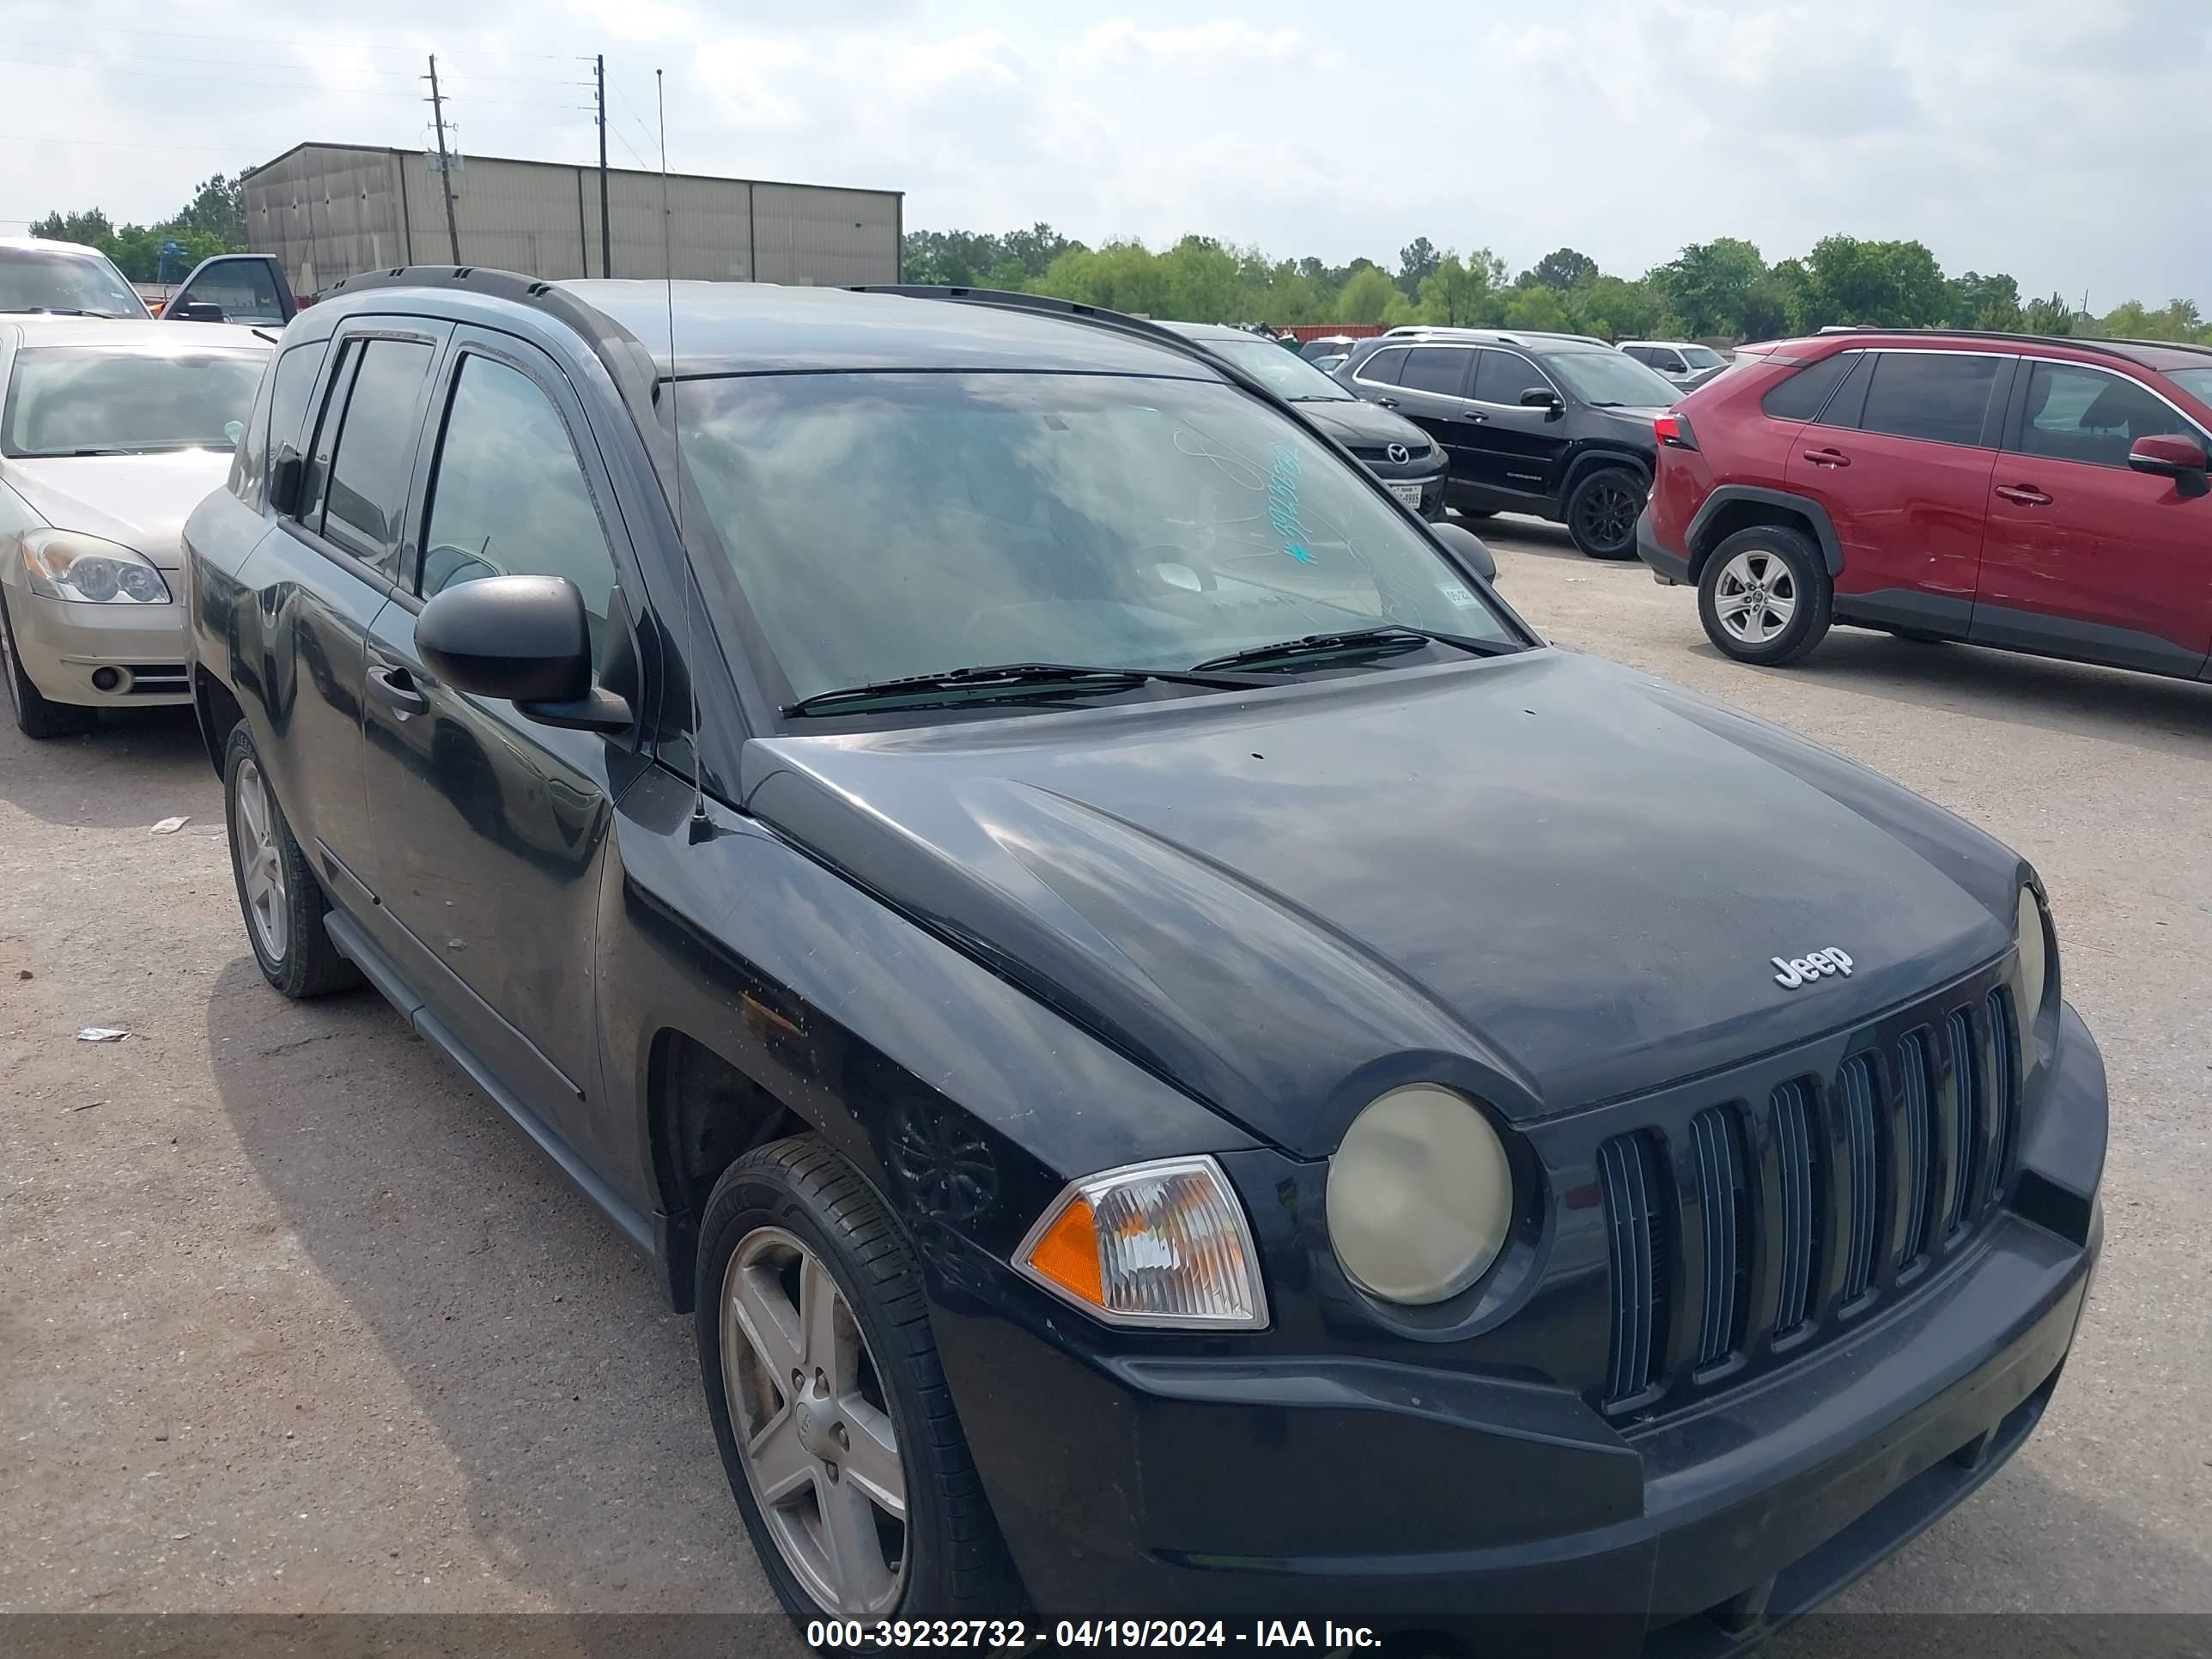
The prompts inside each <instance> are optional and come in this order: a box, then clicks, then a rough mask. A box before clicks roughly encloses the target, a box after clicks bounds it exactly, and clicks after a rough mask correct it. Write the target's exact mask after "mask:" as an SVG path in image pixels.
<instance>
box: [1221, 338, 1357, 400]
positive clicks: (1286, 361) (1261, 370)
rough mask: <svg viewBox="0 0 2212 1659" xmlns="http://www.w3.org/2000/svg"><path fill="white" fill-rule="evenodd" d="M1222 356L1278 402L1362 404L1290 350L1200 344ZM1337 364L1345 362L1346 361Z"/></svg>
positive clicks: (1250, 342) (1241, 343) (1249, 343)
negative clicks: (1281, 400) (1357, 402)
mask: <svg viewBox="0 0 2212 1659" xmlns="http://www.w3.org/2000/svg"><path fill="white" fill-rule="evenodd" d="M1199 343H1200V345H1202V346H1204V347H1205V348H1206V349H1207V350H1208V351H1211V352H1212V353H1214V354H1215V355H1216V356H1222V357H1226V358H1227V359H1228V360H1229V361H1230V362H1232V363H1234V364H1236V365H1237V368H1241V369H1243V371H1244V372H1245V373H1246V374H1249V375H1250V376H1251V377H1252V378H1253V379H1254V380H1257V381H1259V383H1260V384H1261V386H1266V387H1267V390H1268V391H1270V392H1273V393H1274V394H1275V395H1276V396H1277V397H1278V398H1285V399H1287V400H1288V401H1289V402H1291V403H1294V404H1299V403H1309V404H1343V403H1352V402H1356V401H1358V400H1357V399H1356V398H1353V397H1352V393H1350V392H1346V390H1345V389H1344V388H1343V387H1342V386H1339V385H1338V384H1337V383H1336V382H1335V381H1334V380H1330V379H1329V378H1328V375H1327V374H1324V373H1322V371H1321V370H1320V369H1318V368H1315V367H1314V365H1313V364H1311V363H1310V362H1307V361H1306V360H1305V359H1304V358H1303V357H1301V356H1298V354H1297V352H1295V351H1292V350H1291V349H1290V348H1289V347H1287V346H1279V345H1270V344H1269V343H1267V341H1265V340H1262V339H1258V338H1256V337H1255V338H1246V339H1242V340H1200V342H1199ZM1337 361H1339V362H1342V361H1343V359H1341V358H1339V359H1338V360H1337Z"/></svg>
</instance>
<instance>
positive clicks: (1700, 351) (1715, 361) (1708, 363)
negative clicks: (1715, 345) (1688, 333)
mask: <svg viewBox="0 0 2212 1659" xmlns="http://www.w3.org/2000/svg"><path fill="white" fill-rule="evenodd" d="M1682 361H1683V362H1686V363H1687V364H1689V366H1690V367H1691V368H1725V367H1726V366H1727V363H1728V359H1727V358H1725V357H1723V356H1721V354H1720V353H1719V352H1717V351H1716V350H1714V349H1712V348H1711V346H1701V345H1686V346H1684V347H1683V348H1682Z"/></svg>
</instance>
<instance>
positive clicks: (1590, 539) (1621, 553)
mask: <svg viewBox="0 0 2212 1659" xmlns="http://www.w3.org/2000/svg"><path fill="white" fill-rule="evenodd" d="M1650 494H1651V481H1650V479H1649V478H1646V477H1644V475H1643V474H1642V473H1641V472H1638V471H1637V470H1636V469H1635V468H1634V467H1631V466H1601V467H1597V468H1595V469H1594V470H1592V471H1589V472H1586V473H1584V474H1583V477H1582V480H1581V482H1579V483H1577V484H1576V485H1575V487H1574V488H1573V489H1571V490H1569V491H1568V492H1567V506H1566V517H1567V534H1569V535H1570V536H1571V537H1573V538H1574V539H1575V545H1576V546H1577V548H1579V549H1581V550H1582V552H1583V556H1584V557H1585V558H1592V559H1632V558H1634V557H1635V556H1636V520H1637V515H1638V514H1639V513H1642V512H1643V511H1644V501H1645V500H1646V498H1648V497H1649V496H1650Z"/></svg>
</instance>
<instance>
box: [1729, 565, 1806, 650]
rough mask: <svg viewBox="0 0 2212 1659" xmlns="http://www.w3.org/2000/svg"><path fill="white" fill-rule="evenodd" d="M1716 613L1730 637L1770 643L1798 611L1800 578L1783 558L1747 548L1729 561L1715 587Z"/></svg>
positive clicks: (1750, 642) (1746, 641)
mask: <svg viewBox="0 0 2212 1659" xmlns="http://www.w3.org/2000/svg"><path fill="white" fill-rule="evenodd" d="M1713 614H1714V615H1716V616H1717V617H1719V618H1720V623H1721V626H1722V627H1723V628H1725V629H1728V631H1729V637H1731V638H1733V639H1737V640H1741V641H1743V642H1744V643H1745V644H1746V645H1769V644H1771V643H1772V642H1773V641H1774V640H1775V638H1776V636H1777V635H1779V634H1780V633H1781V632H1782V630H1783V629H1785V628H1787V627H1789V626H1790V619H1791V618H1792V617H1795V616H1796V614H1797V579H1796V577H1795V576H1794V575H1792V574H1790V567H1789V566H1788V565H1786V564H1784V562H1782V560H1781V558H1780V557H1779V556H1777V555H1775V554H1772V553H1769V552H1767V551H1765V550H1763V549H1760V548H1747V549H1746V550H1744V551H1742V552H1741V553H1739V554H1737V555H1736V556H1735V557H1734V558H1732V559H1730V560H1729V562H1728V564H1727V566H1726V568H1723V570H1722V572H1721V576H1720V580H1719V581H1718V582H1717V583H1716V584H1715V585H1714V587H1713Z"/></svg>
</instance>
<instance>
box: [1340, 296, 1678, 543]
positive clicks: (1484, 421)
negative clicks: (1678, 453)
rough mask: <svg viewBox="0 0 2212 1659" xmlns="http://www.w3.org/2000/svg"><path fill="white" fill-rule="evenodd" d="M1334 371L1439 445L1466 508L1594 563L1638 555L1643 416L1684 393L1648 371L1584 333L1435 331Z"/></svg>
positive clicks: (1644, 468)
mask: <svg viewBox="0 0 2212 1659" xmlns="http://www.w3.org/2000/svg"><path fill="white" fill-rule="evenodd" d="M1334 373H1335V374H1336V378H1337V379H1338V380H1341V381H1342V382H1343V383H1344V384H1345V385H1346V386H1350V387H1351V388H1352V390H1353V391H1354V392H1358V394H1359V395H1360V396H1361V397H1363V398H1367V399H1368V400H1370V402H1373V403H1378V404H1382V405H1383V407H1384V408H1386V409H1395V410H1397V411H1398V413H1399V414H1401V415H1403V416H1406V417H1407V419H1408V420H1410V421H1412V422H1413V423H1414V424H1415V425H1416V426H1418V427H1419V428H1422V429H1423V430H1424V431H1425V432H1426V433H1427V434H1428V435H1430V436H1431V438H1433V439H1435V440H1436V441H1437V443H1438V444H1440V445H1441V446H1442V447H1443V451H1444V453H1445V455H1446V457H1447V458H1448V459H1449V463H1450V479H1449V483H1448V484H1447V485H1446V489H1445V495H1446V499H1447V500H1448V501H1449V502H1450V504H1451V505H1452V506H1453V507H1456V508H1458V509H1459V510H1460V511H1461V512H1462V513H1468V514H1469V515H1470V516H1473V517H1476V518H1481V517H1486V516H1487V515H1488V514H1490V513H1534V514H1535V515H1536V516H1538V517H1539V518H1545V519H1551V520H1556V521H1558V522H1559V523H1562V524H1565V526H1567V531H1568V533H1569V534H1571V536H1573V538H1575V545H1576V546H1577V547H1578V548H1580V549H1581V550H1583V552H1584V553H1586V554H1588V555H1589V556H1590V557H1591V558H1594V559H1631V558H1634V557H1635V556H1636V516H1637V514H1638V513H1641V512H1642V511H1643V510H1644V497H1645V496H1647V495H1650V491H1651V475H1652V472H1653V471H1654V469H1655V468H1656V466H1657V465H1658V454H1659V449H1658V441H1657V440H1656V438H1655V437H1654V436H1653V435H1652V430H1651V419H1652V416H1655V415H1656V414H1658V413H1659V412H1660V411H1661V410H1663V409H1665V408H1666V407H1667V406H1668V404H1672V403H1673V402H1674V399H1675V398H1677V397H1679V396H1680V395H1681V394H1680V392H1677V391H1676V390H1675V388H1674V386H1670V385H1668V383H1667V381H1666V380H1664V379H1663V378H1662V377H1661V376H1660V375H1658V374H1654V373H1653V372H1652V371H1651V370H1650V369H1649V368H1645V367H1644V365H1643V364H1642V363H1639V362H1636V361H1635V360H1634V359H1632V358H1630V357H1626V356H1622V355H1621V354H1620V352H1618V351H1615V350H1613V349H1612V348H1611V347H1610V346H1607V345H1606V344H1604V343H1602V342H1600V341H1597V340H1594V339H1589V338H1587V337H1583V336H1581V335H1574V334H1536V333H1530V332H1528V331H1517V330H1494V329H1471V328H1452V329H1446V328H1437V329H1422V330H1417V331H1404V330H1401V331H1395V332H1393V333H1389V334H1385V335H1382V336H1380V337H1376V338H1374V339H1369V340H1362V341H1360V342H1359V343H1358V344H1356V345H1354V346H1353V347H1352V354H1351V356H1348V357H1346V359H1345V361H1344V362H1341V363H1340V364H1338V365H1337V367H1336V369H1335V371H1334Z"/></svg>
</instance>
